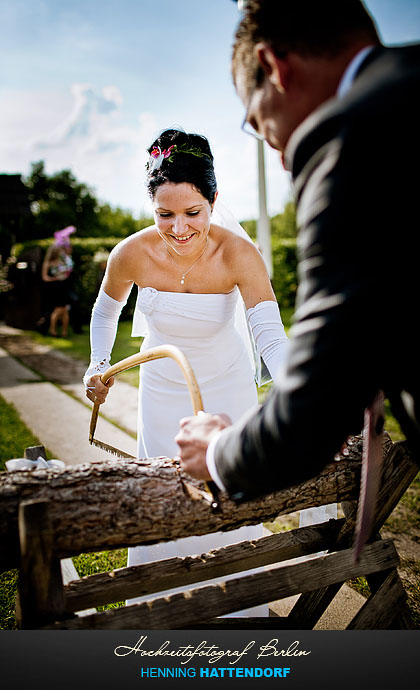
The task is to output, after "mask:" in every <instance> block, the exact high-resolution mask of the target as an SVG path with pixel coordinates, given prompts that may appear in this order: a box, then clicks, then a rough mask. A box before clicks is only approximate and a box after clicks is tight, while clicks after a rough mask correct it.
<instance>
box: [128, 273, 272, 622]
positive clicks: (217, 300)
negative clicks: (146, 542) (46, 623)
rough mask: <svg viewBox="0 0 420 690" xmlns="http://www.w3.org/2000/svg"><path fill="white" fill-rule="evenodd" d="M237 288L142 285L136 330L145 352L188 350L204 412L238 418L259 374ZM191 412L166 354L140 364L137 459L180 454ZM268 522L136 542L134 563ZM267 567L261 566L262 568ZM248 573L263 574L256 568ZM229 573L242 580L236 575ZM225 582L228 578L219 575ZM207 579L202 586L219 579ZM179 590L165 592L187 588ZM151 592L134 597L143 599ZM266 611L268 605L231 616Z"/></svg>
mask: <svg viewBox="0 0 420 690" xmlns="http://www.w3.org/2000/svg"><path fill="white" fill-rule="evenodd" d="M238 297H239V290H238V289H237V288H235V289H234V290H233V291H232V292H230V293H227V294H224V293H220V294H197V293H188V292H187V293H184V292H183V293H179V292H160V291H158V290H155V289H154V288H150V287H146V288H142V289H139V295H138V300H137V304H136V309H135V313H134V318H133V335H141V334H142V333H141V328H139V325H138V324H139V322H140V321H141V320H143V321H144V317H145V319H146V323H147V333H146V336H145V339H144V341H143V344H142V349H149V348H152V347H156V346H157V345H164V344H171V345H176V346H177V347H179V348H180V350H182V352H184V354H185V355H186V357H187V358H188V361H189V362H190V364H191V366H192V368H193V371H194V374H195V376H196V378H197V381H198V385H199V388H200V392H201V396H202V399H203V407H204V410H205V411H206V412H211V413H218V412H224V413H226V414H228V415H229V417H230V418H231V419H232V421H235V420H237V419H238V418H239V417H241V416H242V415H243V414H244V413H245V412H246V411H247V410H249V409H250V408H251V407H253V406H256V405H257V404H258V399H257V390H256V385H255V382H254V372H253V368H252V365H251V361H250V358H249V356H248V354H247V351H246V345H245V343H244V340H243V338H242V337H241V335H240V334H239V333H238V331H237V330H236V328H235V312H236V308H237V300H238ZM191 414H193V410H192V406H191V398H190V395H189V392H188V388H187V385H186V382H185V379H184V376H183V374H182V371H181V370H180V368H179V366H178V365H177V364H176V362H174V361H173V360H172V359H169V358H164V359H159V360H155V361H153V362H150V363H147V364H145V365H142V367H141V368H140V385H139V419H138V457H139V458H142V457H149V458H151V457H157V456H161V455H164V456H166V457H174V456H175V455H177V454H178V450H179V449H178V446H177V444H176V443H175V441H174V437H175V436H176V434H177V432H178V429H179V420H180V419H181V418H182V417H187V416H190V415H191ZM262 529H263V528H262V525H255V526H245V527H241V528H239V529H236V530H232V531H230V532H215V533H212V534H208V535H207V534H206V535H203V536H197V537H186V538H183V539H177V540H176V541H172V542H165V543H161V544H154V545H152V546H138V547H130V548H129V549H128V565H129V566H131V565H138V564H140V563H148V562H151V561H156V560H162V559H164V558H171V557H174V556H181V557H182V556H191V555H195V554H201V553H205V552H207V551H209V550H211V549H214V548H217V547H220V546H226V545H228V544H233V543H236V542H239V541H244V540H248V539H256V538H258V537H260V536H262ZM260 570H261V569H260ZM250 572H258V571H257V570H253V571H250ZM231 577H238V574H235V575H232V576H231ZM221 579H223V580H226V579H229V577H225V578H221ZM217 581H220V579H216V580H208V581H206V582H205V583H203V584H209V583H210V582H217ZM183 589H186V588H185V587H184V588H183V587H179V588H177V589H174V590H170V592H165V594H168V593H173V592H178V591H182V590H183ZM145 599H147V597H139V598H136V599H131V600H129V601H128V603H134V602H139V601H143V600H145ZM231 615H233V616H266V615H268V606H267V605H263V606H257V607H253V608H251V609H247V610H244V611H240V612H237V613H235V614H231Z"/></svg>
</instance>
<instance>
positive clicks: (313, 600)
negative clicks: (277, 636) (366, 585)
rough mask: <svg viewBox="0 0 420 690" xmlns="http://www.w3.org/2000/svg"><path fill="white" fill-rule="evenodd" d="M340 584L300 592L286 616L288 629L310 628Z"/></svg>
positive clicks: (330, 600)
mask: <svg viewBox="0 0 420 690" xmlns="http://www.w3.org/2000/svg"><path fill="white" fill-rule="evenodd" d="M342 585H343V583H342V582H335V583H334V584H332V585H330V586H329V587H321V588H320V589H316V590H314V591H312V592H305V593H303V594H301V595H300V597H299V599H298V600H297V602H296V603H295V605H294V606H293V608H292V610H291V611H290V613H289V615H288V616H287V622H288V624H289V629H290V630H312V629H313V628H314V627H315V625H316V623H317V622H318V621H319V619H320V618H321V616H322V614H323V613H324V611H325V610H326V609H327V608H328V606H329V605H330V604H331V602H332V600H333V599H334V597H335V595H336V594H337V593H338V592H339V590H340V589H341V587H342Z"/></svg>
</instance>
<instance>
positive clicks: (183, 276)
mask: <svg viewBox="0 0 420 690" xmlns="http://www.w3.org/2000/svg"><path fill="white" fill-rule="evenodd" d="M208 241H209V238H208V236H207V239H206V244H205V246H204V249H203V251H202V252H201V254H200V256H199V257H198V259H196V260H195V261H194V263H193V265H192V266H190V267H189V268H188V269H187V270H186V271H184V273H183V274H182V278H181V285H184V283H185V276H186V275H188V273H189V272H190V271H191V269H193V268H194V266H195V264H196V263H197V262H198V261H200V259H201V257H202V256H203V254H204V252H205V251H206V249H207V243H208ZM167 252H168V254H169V256H170V257H171V259H172V261H173V262H174V264H175V266H178V264H177V263H176V261H175V259H174V257H173V256H172V254H171V252H170V251H169V249H167Z"/></svg>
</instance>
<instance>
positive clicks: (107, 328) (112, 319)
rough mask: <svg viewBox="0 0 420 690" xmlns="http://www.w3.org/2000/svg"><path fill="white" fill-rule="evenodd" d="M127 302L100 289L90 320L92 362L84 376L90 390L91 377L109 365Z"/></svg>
mask: <svg viewBox="0 0 420 690" xmlns="http://www.w3.org/2000/svg"><path fill="white" fill-rule="evenodd" d="M126 302H127V298H126V299H125V300H124V301H123V302H118V300H116V299H114V298H113V297H110V296H109V295H107V294H106V292H105V291H104V290H103V289H102V288H100V290H99V293H98V296H97V298H96V302H95V304H94V305H93V309H92V318H91V321H90V364H89V368H88V369H87V371H86V373H85V375H84V377H83V383H84V384H85V388H86V390H89V386H88V381H89V379H90V377H91V376H94V375H95V374H102V373H103V372H104V371H105V370H106V369H108V367H109V361H110V359H111V352H112V348H113V347H114V342H115V337H116V335H117V328H118V320H119V318H120V314H121V311H122V309H123V307H124V305H125V304H126Z"/></svg>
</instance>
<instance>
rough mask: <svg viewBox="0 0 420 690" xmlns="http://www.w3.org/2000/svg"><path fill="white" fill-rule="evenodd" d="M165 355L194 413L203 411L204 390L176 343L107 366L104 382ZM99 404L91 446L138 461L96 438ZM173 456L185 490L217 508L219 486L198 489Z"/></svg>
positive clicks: (95, 409) (92, 422) (92, 424)
mask: <svg viewBox="0 0 420 690" xmlns="http://www.w3.org/2000/svg"><path fill="white" fill-rule="evenodd" d="M162 357H171V358H172V359H173V360H175V362H176V363H177V364H178V366H179V367H180V369H181V371H182V373H183V374H184V377H185V380H186V382H187V386H188V390H189V393H190V397H191V402H192V406H193V410H194V414H198V413H199V412H202V411H203V401H202V399H201V393H200V389H199V387H198V383H197V379H196V377H195V374H194V372H193V370H192V367H191V365H190V363H189V361H188V360H187V358H186V356H185V355H184V353H183V352H181V350H180V349H179V348H177V347H175V346H174V345H158V346H157V347H154V348H151V349H150V350H144V351H143V352H138V353H136V354H135V355H131V356H130V357H126V358H125V359H122V360H121V361H120V362H116V363H115V364H113V365H112V366H111V367H109V368H108V369H106V371H104V372H103V374H102V375H101V381H102V383H103V384H104V385H106V384H107V383H108V381H109V379H110V378H111V377H112V376H115V375H116V374H119V373H121V372H122V371H127V369H132V368H133V367H135V366H138V365H140V364H143V363H144V362H151V361H152V360H154V359H161V358H162ZM99 407H100V405H99V403H97V402H94V403H93V409H92V416H91V420H90V429H89V443H90V444H91V445H94V446H97V447H98V448H102V450H105V451H106V452H107V453H111V454H112V455H115V456H116V457H118V458H122V459H125V458H128V459H131V460H137V459H138V458H135V457H134V455H130V453H126V452H125V451H123V450H120V449H119V448H115V447H114V446H111V445H109V444H108V443H104V441H100V440H99V439H96V438H94V435H95V430H96V424H97V421H98V414H99ZM170 459H171V460H172V462H173V463H174V466H175V468H176V469H177V471H178V474H179V478H180V481H181V484H182V486H183V488H184V490H185V491H186V492H187V493H188V494H189V496H190V497H191V498H192V499H193V500H200V499H202V500H203V499H204V500H205V501H206V502H207V503H209V504H210V506H211V508H212V510H218V508H219V500H218V497H217V493H218V489H217V486H216V485H215V484H214V482H207V483H206V489H207V490H206V491H202V490H201V489H198V488H197V487H196V486H195V485H194V484H192V483H191V482H189V481H187V480H186V479H184V478H183V477H182V476H181V470H180V467H179V464H178V463H177V462H176V460H174V459H173V458H170Z"/></svg>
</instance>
